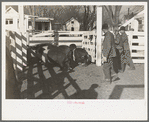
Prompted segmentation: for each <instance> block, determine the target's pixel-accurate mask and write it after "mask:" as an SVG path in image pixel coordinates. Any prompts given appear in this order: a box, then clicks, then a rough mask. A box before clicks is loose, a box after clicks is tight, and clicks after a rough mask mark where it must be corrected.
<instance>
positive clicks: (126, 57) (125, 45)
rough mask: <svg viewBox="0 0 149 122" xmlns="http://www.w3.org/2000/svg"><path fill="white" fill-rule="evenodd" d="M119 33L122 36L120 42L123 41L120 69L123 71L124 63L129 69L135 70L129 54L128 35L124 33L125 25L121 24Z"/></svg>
mask: <svg viewBox="0 0 149 122" xmlns="http://www.w3.org/2000/svg"><path fill="white" fill-rule="evenodd" d="M120 33H121V37H122V42H123V50H124V51H123V54H122V55H121V64H122V65H121V67H122V71H121V72H124V71H125V67H126V64H127V65H129V67H130V68H129V70H135V66H134V64H133V61H132V58H131V56H130V48H129V43H128V37H127V34H126V33H125V27H124V26H122V27H121V28H120Z"/></svg>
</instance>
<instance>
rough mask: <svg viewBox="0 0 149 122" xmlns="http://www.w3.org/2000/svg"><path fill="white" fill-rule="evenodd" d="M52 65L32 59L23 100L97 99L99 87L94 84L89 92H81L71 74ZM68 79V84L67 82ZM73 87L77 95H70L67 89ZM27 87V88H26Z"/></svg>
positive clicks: (23, 91)
mask: <svg viewBox="0 0 149 122" xmlns="http://www.w3.org/2000/svg"><path fill="white" fill-rule="evenodd" d="M58 69H59V68H58V67H57V70H56V69H55V68H54V66H53V65H52V64H50V63H43V62H41V61H39V60H38V58H36V57H34V58H32V62H31V63H30V64H29V66H28V67H26V69H25V70H24V71H25V73H26V74H25V76H26V85H24V89H22V90H21V98H22V99H25V98H26V99H96V98H97V95H98V94H97V92H96V91H95V90H94V89H95V88H96V87H98V85H97V84H93V85H92V86H91V87H90V88H89V89H88V90H81V88H80V87H79V85H78V84H77V83H76V79H73V78H72V77H71V76H70V74H69V73H70V72H65V71H59V70H58ZM65 79H67V82H66V81H65ZM69 86H72V87H73V88H74V89H75V90H76V93H74V94H73V95H71V96H70V95H68V94H69V93H68V91H66V89H67V88H68V87H69ZM25 87H26V88H25Z"/></svg>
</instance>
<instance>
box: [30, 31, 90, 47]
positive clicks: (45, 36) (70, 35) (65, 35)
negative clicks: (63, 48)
mask: <svg viewBox="0 0 149 122" xmlns="http://www.w3.org/2000/svg"><path fill="white" fill-rule="evenodd" d="M85 32H86V31H58V32H57V33H58V37H57V38H56V37H54V36H56V35H55V34H54V32H45V33H40V34H36V35H33V36H32V37H30V39H29V40H30V41H29V46H33V45H36V44H42V43H53V42H54V40H55V39H56V40H58V45H70V44H76V45H77V47H82V40H83V34H84V33H85ZM87 32H88V31H87Z"/></svg>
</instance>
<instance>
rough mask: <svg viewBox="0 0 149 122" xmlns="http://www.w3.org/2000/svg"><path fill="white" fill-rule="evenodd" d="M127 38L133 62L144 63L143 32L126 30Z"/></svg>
mask: <svg viewBox="0 0 149 122" xmlns="http://www.w3.org/2000/svg"><path fill="white" fill-rule="evenodd" d="M126 33H127V35H128V39H129V45H130V52H131V57H132V59H133V62H134V63H144V58H145V37H144V32H133V31H128V32H126Z"/></svg>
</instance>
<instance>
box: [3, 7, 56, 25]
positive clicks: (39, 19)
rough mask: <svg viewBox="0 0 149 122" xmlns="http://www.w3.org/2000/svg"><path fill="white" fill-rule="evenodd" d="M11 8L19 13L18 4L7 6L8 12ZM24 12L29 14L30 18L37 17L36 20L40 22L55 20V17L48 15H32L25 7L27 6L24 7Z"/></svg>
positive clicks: (26, 14)
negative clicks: (48, 16)
mask: <svg viewBox="0 0 149 122" xmlns="http://www.w3.org/2000/svg"><path fill="white" fill-rule="evenodd" d="M10 9H14V10H15V11H16V12H17V13H18V12H19V11H18V6H16V5H14V6H6V12H7V11H9V10H10ZM24 14H25V16H28V17H29V18H33V17H36V21H39V22H48V21H49V20H54V18H47V17H39V16H33V15H30V14H29V12H28V10H27V8H25V7H24Z"/></svg>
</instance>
